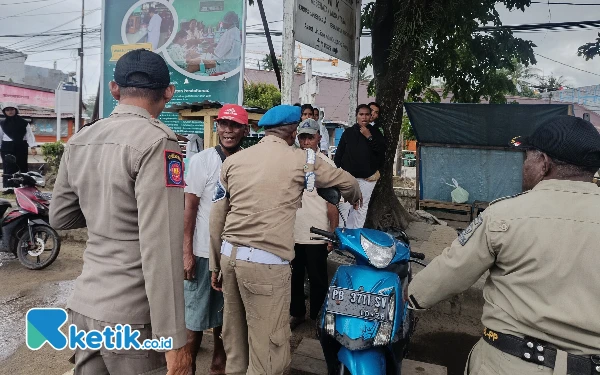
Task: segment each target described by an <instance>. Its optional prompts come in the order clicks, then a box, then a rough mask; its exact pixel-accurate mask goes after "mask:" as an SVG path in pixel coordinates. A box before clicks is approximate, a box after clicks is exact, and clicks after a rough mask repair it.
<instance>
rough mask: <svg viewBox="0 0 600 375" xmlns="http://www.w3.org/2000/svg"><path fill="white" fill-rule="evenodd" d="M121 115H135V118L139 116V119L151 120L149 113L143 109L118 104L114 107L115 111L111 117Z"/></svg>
mask: <svg viewBox="0 0 600 375" xmlns="http://www.w3.org/2000/svg"><path fill="white" fill-rule="evenodd" d="M122 114H127V115H136V116H140V117H143V118H147V119H151V118H152V115H151V114H150V112H148V111H146V110H145V109H144V108H142V107H138V106H135V105H128V104H118V105H117V106H116V107H115V109H114V110H113V111H112V113H111V116H112V115H122Z"/></svg>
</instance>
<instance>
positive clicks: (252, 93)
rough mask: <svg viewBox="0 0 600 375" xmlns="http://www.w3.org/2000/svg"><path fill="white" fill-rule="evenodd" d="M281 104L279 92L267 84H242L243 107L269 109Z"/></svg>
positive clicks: (275, 87)
mask: <svg viewBox="0 0 600 375" xmlns="http://www.w3.org/2000/svg"><path fill="white" fill-rule="evenodd" d="M279 104H281V92H280V91H279V89H278V88H277V86H274V85H270V84H268V83H248V84H244V106H246V107H255V108H262V109H269V108H271V107H274V106H276V105H279Z"/></svg>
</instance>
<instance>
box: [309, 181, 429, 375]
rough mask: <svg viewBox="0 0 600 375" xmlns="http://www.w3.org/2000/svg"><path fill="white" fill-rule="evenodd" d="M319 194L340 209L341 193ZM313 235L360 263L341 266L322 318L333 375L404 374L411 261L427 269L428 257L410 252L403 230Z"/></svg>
mask: <svg viewBox="0 0 600 375" xmlns="http://www.w3.org/2000/svg"><path fill="white" fill-rule="evenodd" d="M318 193H319V195H320V196H321V197H322V198H323V199H325V200H326V201H327V202H329V203H331V204H334V205H336V206H338V204H339V201H340V199H341V194H340V192H339V190H337V189H334V188H328V189H318ZM342 219H344V218H343V217H342ZM344 227H345V221H344ZM310 231H311V233H314V234H317V235H319V236H321V237H322V238H319V239H325V240H327V241H330V242H332V243H334V245H335V246H336V247H337V248H338V249H339V250H341V251H344V252H347V253H349V254H350V255H351V256H352V257H353V259H354V261H355V264H351V265H342V266H340V267H339V268H338V270H337V272H336V273H335V275H334V276H333V279H332V281H331V285H330V287H329V293H328V295H327V297H326V299H325V302H324V303H323V307H322V309H321V313H320V316H319V318H318V320H317V324H318V327H317V332H318V336H319V340H320V342H321V346H322V348H323V353H324V354H325V360H326V362H327V367H328V372H329V374H330V375H333V374H337V375H343V374H352V375H361V374H365V375H366V374H369V375H375V374H400V373H401V365H402V360H403V359H404V357H405V355H406V353H407V351H408V344H409V342H410V337H411V335H412V333H413V332H414V327H415V319H414V316H413V311H412V310H410V309H409V308H408V291H407V289H408V284H409V283H410V281H411V279H412V265H411V263H412V262H415V263H419V264H421V265H423V266H425V264H424V263H421V262H419V260H417V259H420V260H423V259H424V258H425V256H424V255H423V254H419V253H413V252H411V251H410V243H409V240H408V236H407V235H406V233H404V232H403V231H401V230H397V231H387V232H382V231H378V230H373V229H364V228H363V229H345V228H338V229H336V231H335V233H332V232H327V231H324V230H321V229H318V228H314V227H312V228H311V229H310ZM338 253H339V252H338Z"/></svg>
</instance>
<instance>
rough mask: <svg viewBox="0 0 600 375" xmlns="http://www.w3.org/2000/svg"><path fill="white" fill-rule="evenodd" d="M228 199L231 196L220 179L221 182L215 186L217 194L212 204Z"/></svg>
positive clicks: (214, 195)
mask: <svg viewBox="0 0 600 375" xmlns="http://www.w3.org/2000/svg"><path fill="white" fill-rule="evenodd" d="M226 197H227V198H228V197H229V194H228V193H227V190H225V186H223V184H222V183H221V179H219V181H217V185H216V186H215V193H214V194H213V198H212V202H213V203H215V202H218V201H220V200H221V199H223V198H226Z"/></svg>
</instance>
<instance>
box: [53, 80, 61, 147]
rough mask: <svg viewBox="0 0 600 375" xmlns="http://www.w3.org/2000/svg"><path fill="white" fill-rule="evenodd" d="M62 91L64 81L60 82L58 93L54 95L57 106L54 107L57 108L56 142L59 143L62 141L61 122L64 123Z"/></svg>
mask: <svg viewBox="0 0 600 375" xmlns="http://www.w3.org/2000/svg"><path fill="white" fill-rule="evenodd" d="M62 89H63V81H60V83H59V84H58V88H57V89H56V92H55V94H54V100H55V102H56V104H55V105H54V106H55V107H56V141H57V142H58V141H60V125H61V121H62V108H61V103H60V97H61V93H62Z"/></svg>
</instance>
